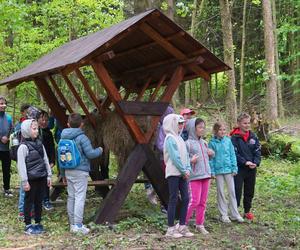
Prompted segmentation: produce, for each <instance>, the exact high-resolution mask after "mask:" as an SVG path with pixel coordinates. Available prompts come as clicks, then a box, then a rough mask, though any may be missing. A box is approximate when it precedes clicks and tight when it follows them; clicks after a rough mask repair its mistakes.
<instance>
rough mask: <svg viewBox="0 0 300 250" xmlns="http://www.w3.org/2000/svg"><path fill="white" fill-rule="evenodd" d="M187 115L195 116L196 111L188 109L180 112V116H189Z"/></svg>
mask: <svg viewBox="0 0 300 250" xmlns="http://www.w3.org/2000/svg"><path fill="white" fill-rule="evenodd" d="M187 114H191V115H194V114H195V111H194V110H191V109H188V108H184V109H182V110H181V111H180V115H187Z"/></svg>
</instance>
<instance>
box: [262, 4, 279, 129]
mask: <svg viewBox="0 0 300 250" xmlns="http://www.w3.org/2000/svg"><path fill="white" fill-rule="evenodd" d="M262 4H263V21H264V43H265V55H266V70H267V74H268V80H267V82H266V84H267V86H266V87H267V99H266V102H267V110H266V115H267V118H268V120H269V123H270V125H271V127H275V126H277V125H278V124H277V123H278V121H277V118H278V105H277V84H276V71H275V50H274V25H273V20H272V8H271V1H270V0H263V1H262Z"/></svg>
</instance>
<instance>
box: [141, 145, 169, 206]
mask: <svg viewBox="0 0 300 250" xmlns="http://www.w3.org/2000/svg"><path fill="white" fill-rule="evenodd" d="M143 150H144V152H145V154H146V155H147V159H148V160H147V163H146V164H145V165H144V167H143V172H144V173H145V175H146V176H147V178H148V179H149V181H150V182H151V184H152V186H153V188H154V190H155V192H156V193H157V195H158V197H159V199H160V201H161V203H162V205H163V206H164V207H165V208H167V204H168V200H169V188H168V183H167V180H166V178H165V175H164V172H163V170H162V166H161V161H160V160H159V159H157V157H156V156H155V154H154V152H153V151H152V149H151V148H150V146H149V145H143Z"/></svg>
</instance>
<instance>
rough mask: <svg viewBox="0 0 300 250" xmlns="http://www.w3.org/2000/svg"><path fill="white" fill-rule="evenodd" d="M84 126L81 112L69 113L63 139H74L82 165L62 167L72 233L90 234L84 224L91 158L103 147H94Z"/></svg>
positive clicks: (98, 154) (97, 155)
mask: <svg viewBox="0 0 300 250" xmlns="http://www.w3.org/2000/svg"><path fill="white" fill-rule="evenodd" d="M82 126H83V122H82V118H81V115H80V114H77V113H73V114H70V115H69V118H68V127H69V128H66V129H64V130H63V131H62V133H61V139H69V140H74V141H75V143H76V145H77V147H78V150H79V152H80V155H81V161H80V165H79V166H77V167H76V168H74V169H61V175H62V176H63V177H64V176H65V178H64V179H66V181H67V184H68V188H67V190H68V202H67V210H68V216H69V222H70V231H71V232H72V233H80V234H88V233H89V231H90V230H89V229H88V228H87V227H86V226H85V225H83V223H82V221H83V213H84V205H85V198H86V191H87V186H88V185H87V184H88V177H89V172H90V159H94V158H97V157H99V156H100V155H101V154H102V151H103V150H102V148H101V147H99V148H95V149H94V148H93V147H92V145H91V141H90V140H89V138H88V137H87V136H86V135H85V134H84V132H83V130H82V129H81V128H82Z"/></svg>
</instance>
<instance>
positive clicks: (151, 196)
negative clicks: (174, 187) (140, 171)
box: [146, 188, 158, 205]
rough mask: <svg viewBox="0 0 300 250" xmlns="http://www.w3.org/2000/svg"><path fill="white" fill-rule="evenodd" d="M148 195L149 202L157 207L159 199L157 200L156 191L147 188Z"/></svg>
mask: <svg viewBox="0 0 300 250" xmlns="http://www.w3.org/2000/svg"><path fill="white" fill-rule="evenodd" d="M146 193H147V197H148V200H149V201H150V203H151V204H152V205H157V204H158V202H157V199H156V194H155V191H154V189H153V188H147V189H146Z"/></svg>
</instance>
